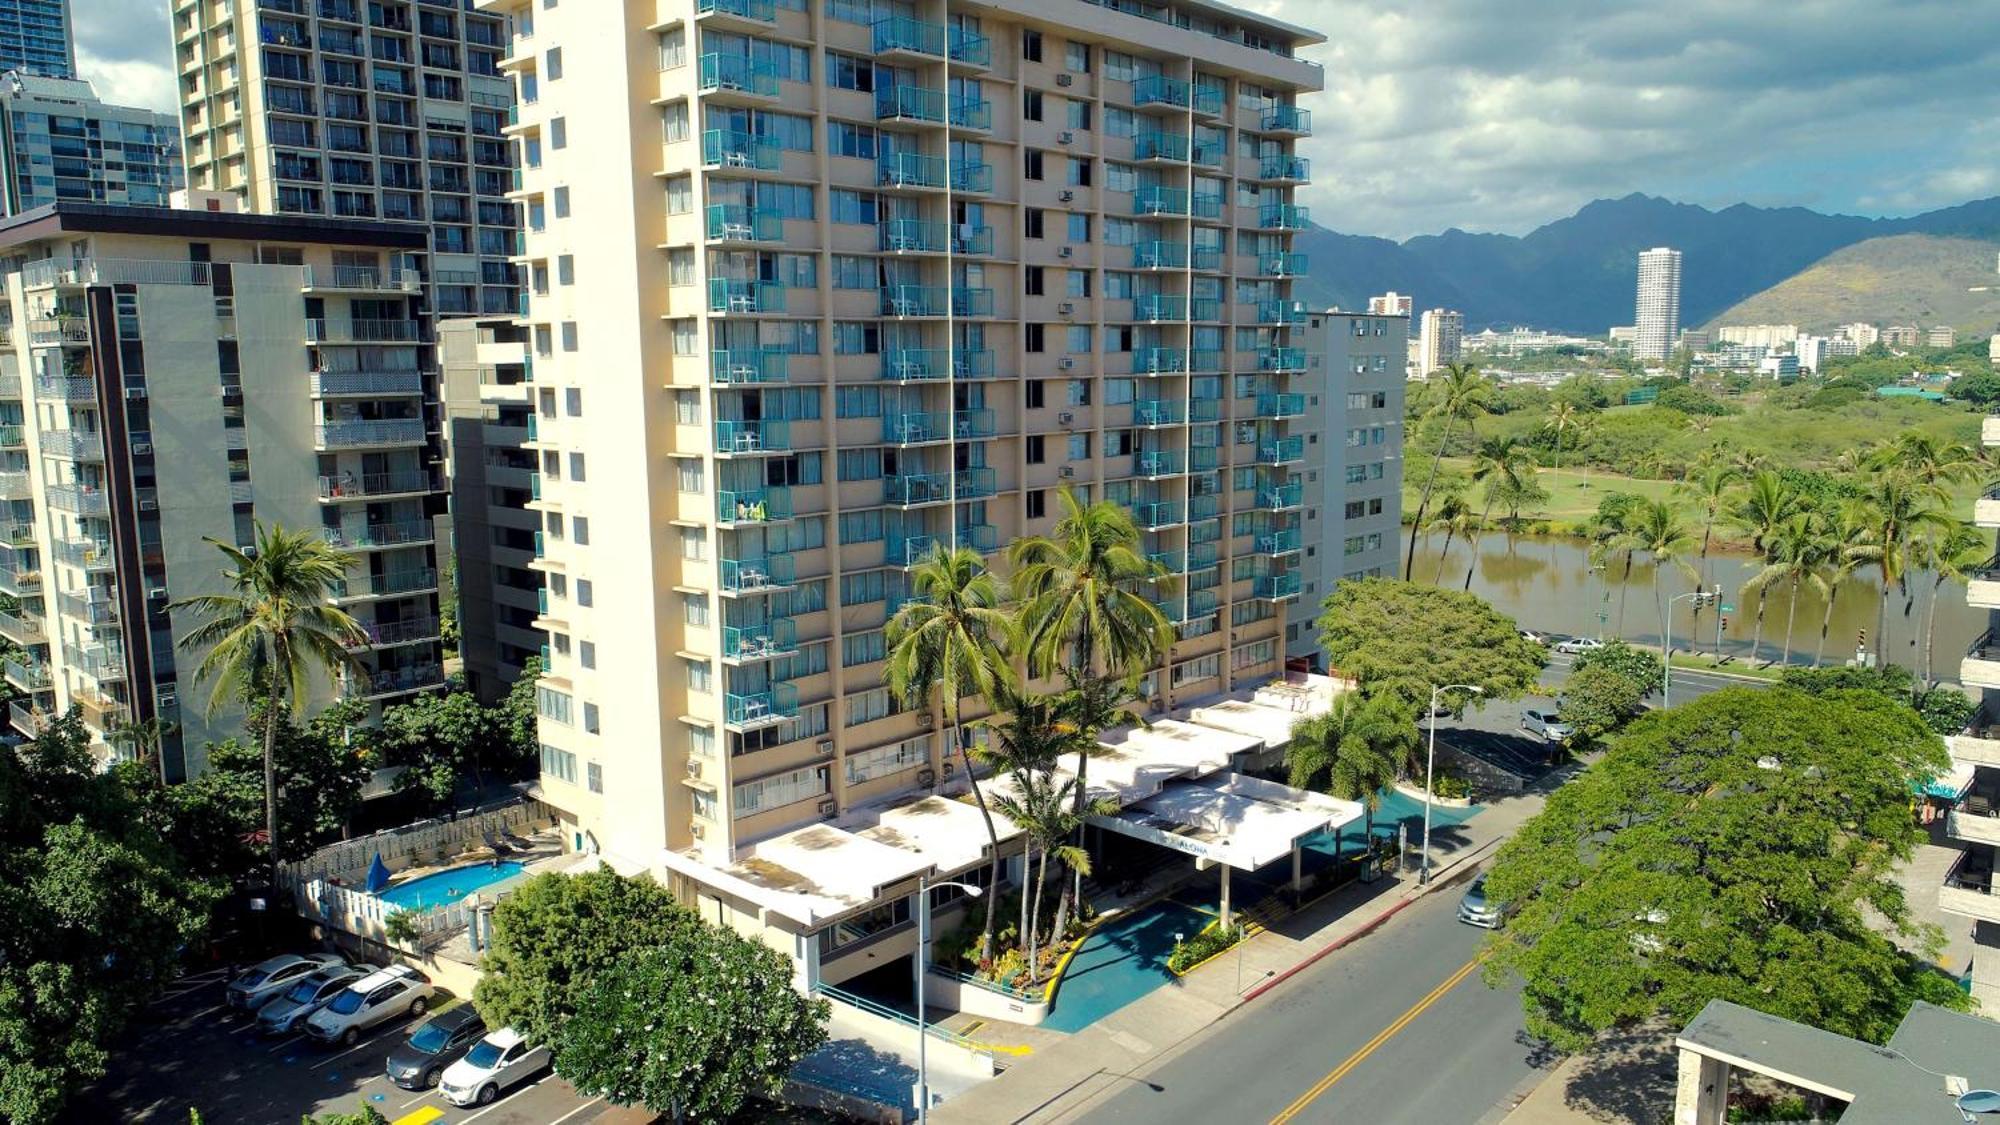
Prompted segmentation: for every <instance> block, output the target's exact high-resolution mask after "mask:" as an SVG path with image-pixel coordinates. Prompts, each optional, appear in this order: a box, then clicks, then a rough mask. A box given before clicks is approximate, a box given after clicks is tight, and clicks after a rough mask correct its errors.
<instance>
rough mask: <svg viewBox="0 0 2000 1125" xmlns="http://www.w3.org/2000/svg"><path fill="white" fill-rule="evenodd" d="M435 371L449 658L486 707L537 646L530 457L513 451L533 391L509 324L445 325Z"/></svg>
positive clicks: (521, 338) (522, 348)
mask: <svg viewBox="0 0 2000 1125" xmlns="http://www.w3.org/2000/svg"><path fill="white" fill-rule="evenodd" d="M438 362H439V367H440V368H441V370H442V372H443V377H442V380H441V385H442V386H443V388H444V437H445V479H447V480H449V481H450V482H451V516H450V519H449V521H448V527H449V530H448V535H449V541H450V542H451V545H452V552H451V554H452V558H453V560H454V568H453V571H452V574H451V584H452V592H453V593H454V594H455V595H456V597H457V606H458V618H459V632H460V636H459V646H458V649H459V652H460V653H461V654H462V655H463V657H464V661H465V680H466V686H467V687H468V688H470V689H471V690H472V691H473V692H474V693H475V694H477V695H478V696H479V697H480V698H481V699H484V700H486V701H488V702H491V701H493V700H495V699H497V698H499V697H500V696H501V695H503V694H505V693H506V691H507V688H508V687H509V686H511V685H512V684H513V682H514V680H515V679H516V678H518V677H519V676H520V674H521V668H522V666H523V665H524V664H526V663H527V661H528V659H529V658H530V657H533V656H536V655H538V654H539V652H540V650H541V647H542V644H543V641H544V639H545V638H544V634H543V633H542V632H541V630H540V629H538V628H537V627H536V625H535V622H536V620H537V619H539V618H540V617H541V614H542V604H543V599H544V598H545V597H546V595H545V594H544V593H543V592H542V576H541V575H540V574H539V573H537V572H536V571H534V570H532V569H531V567H533V565H534V560H535V532H536V530H537V529H539V528H540V527H541V521H542V517H541V514H540V513H538V512H533V511H530V510H529V509H528V505H529V502H530V501H532V500H533V499H534V496H535V493H534V489H535V487H536V481H535V465H536V457H535V454H533V453H531V452H529V451H528V450H527V449H525V448H523V447H524V445H525V444H526V442H527V440H528V414H529V412H530V410H531V409H532V404H531V402H530V396H531V393H532V391H533V390H534V387H533V385H532V382H531V380H530V378H529V376H530V375H531V374H532V369H531V368H530V367H529V366H528V354H527V340H526V334H525V333H524V332H523V331H522V329H521V328H520V327H519V326H517V325H515V324H514V323H513V322H512V321H511V320H504V321H503V320H479V319H472V318H465V317H461V318H458V319H454V320H447V321H444V322H442V323H440V324H439V325H438ZM440 538H444V535H443V534H441V535H440Z"/></svg>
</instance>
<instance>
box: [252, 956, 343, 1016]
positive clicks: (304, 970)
mask: <svg viewBox="0 0 2000 1125" xmlns="http://www.w3.org/2000/svg"><path fill="white" fill-rule="evenodd" d="M342 964H345V962H343V961H342V960H341V959H340V958H339V957H337V956H335V955H334V954H331V953H280V954H278V955H277V956H276V957H272V958H270V959H268V960H265V961H260V962H258V963H257V964H255V965H252V966H251V967H250V968H248V969H246V970H244V971H243V972H242V973H241V974H239V975H238V976H237V978H236V979H235V980H233V981H230V982H229V987H228V988H227V989H225V990H224V991H223V994H222V1002H223V1003H225V1004H227V1005H229V1006H230V1007H232V1008H236V1009H239V1010H241V1011H245V1012H254V1011H256V1010H257V1009H259V1008H261V1007H263V1006H264V1005H265V1004H266V1003H267V1002H269V1001H270V1000H271V999H272V998H273V997H276V996H278V995H280V994H282V993H283V992H284V991H285V990H286V989H288V988H290V987H291V986H292V985H294V984H297V983H298V982H300V981H302V980H304V979H305V978H307V977H309V976H311V975H313V974H314V973H316V972H319V971H320V970H321V969H331V968H336V967H338V966H340V965H342Z"/></svg>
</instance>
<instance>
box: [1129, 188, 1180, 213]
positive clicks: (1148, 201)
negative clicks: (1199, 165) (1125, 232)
mask: <svg viewBox="0 0 2000 1125" xmlns="http://www.w3.org/2000/svg"><path fill="white" fill-rule="evenodd" d="M1132 213H1133V214H1134V215H1186V214H1187V213H1188V193H1187V190H1186V189H1185V188H1168V187H1142V188H1140V189H1139V190H1138V191H1136V192H1134V193H1133V194H1132Z"/></svg>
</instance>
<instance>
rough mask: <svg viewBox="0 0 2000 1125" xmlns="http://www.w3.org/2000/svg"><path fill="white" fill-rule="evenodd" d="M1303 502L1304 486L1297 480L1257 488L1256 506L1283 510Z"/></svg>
mask: <svg viewBox="0 0 2000 1125" xmlns="http://www.w3.org/2000/svg"><path fill="white" fill-rule="evenodd" d="M1303 503H1305V486H1304V485H1302V484H1299V483H1297V482H1294V483H1292V484H1284V485H1279V486H1277V487H1275V488H1260V489H1258V490H1257V506H1258V507H1259V508H1269V509H1271V510H1273V511H1285V510H1287V509H1290V508H1296V507H1299V506H1300V505H1301V504H1303Z"/></svg>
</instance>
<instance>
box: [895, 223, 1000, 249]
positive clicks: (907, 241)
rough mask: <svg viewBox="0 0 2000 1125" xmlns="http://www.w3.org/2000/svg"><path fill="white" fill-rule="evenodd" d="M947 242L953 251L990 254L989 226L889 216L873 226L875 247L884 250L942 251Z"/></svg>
mask: <svg viewBox="0 0 2000 1125" xmlns="http://www.w3.org/2000/svg"><path fill="white" fill-rule="evenodd" d="M947 241H948V242H949V245H950V249H951V252H952V253H954V254H991V253H992V252H993V228H992V227H976V226H972V225H970V224H961V225H956V226H954V225H952V224H949V223H933V222H925V221H924V220H922V219H890V220H888V221H887V222H883V223H877V224H876V226H875V243H876V246H875V248H876V249H878V250H881V251H884V252H886V253H903V254H908V253H917V254H942V253H944V252H945V248H946V245H947Z"/></svg>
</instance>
